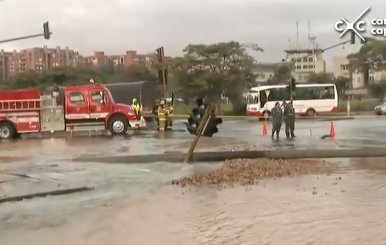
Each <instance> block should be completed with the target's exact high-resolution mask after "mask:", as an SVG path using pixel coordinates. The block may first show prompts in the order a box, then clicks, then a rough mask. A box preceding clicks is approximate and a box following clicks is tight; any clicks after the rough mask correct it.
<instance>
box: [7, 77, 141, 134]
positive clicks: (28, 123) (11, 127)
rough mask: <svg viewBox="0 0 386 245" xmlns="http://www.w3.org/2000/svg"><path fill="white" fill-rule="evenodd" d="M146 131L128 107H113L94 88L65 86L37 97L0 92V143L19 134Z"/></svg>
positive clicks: (107, 97) (33, 93) (26, 91)
mask: <svg viewBox="0 0 386 245" xmlns="http://www.w3.org/2000/svg"><path fill="white" fill-rule="evenodd" d="M129 127H130V128H142V127H146V122H145V120H143V119H142V118H141V119H140V120H138V119H137V116H136V115H135V113H134V111H133V109H132V108H131V107H130V106H129V105H125V104H119V103H115V102H114V100H113V97H112V96H111V93H110V91H109V90H108V89H107V88H106V87H105V86H101V85H98V84H88V85H79V86H67V87H64V89H63V90H62V91H53V92H52V93H50V94H45V95H40V92H39V91H38V90H35V89H24V90H17V91H11V92H1V91H0V139H9V138H14V137H16V136H17V135H19V134H23V133H38V132H51V133H54V132H73V131H91V130H106V129H107V130H109V131H110V133H111V134H112V135H124V134H126V131H127V130H128V128H129Z"/></svg>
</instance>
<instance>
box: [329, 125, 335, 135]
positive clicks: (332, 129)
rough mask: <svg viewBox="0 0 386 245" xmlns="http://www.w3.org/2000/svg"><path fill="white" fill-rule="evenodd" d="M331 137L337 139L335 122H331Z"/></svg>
mask: <svg viewBox="0 0 386 245" xmlns="http://www.w3.org/2000/svg"><path fill="white" fill-rule="evenodd" d="M330 137H331V138H334V137H335V128H334V123H333V122H331V125H330Z"/></svg>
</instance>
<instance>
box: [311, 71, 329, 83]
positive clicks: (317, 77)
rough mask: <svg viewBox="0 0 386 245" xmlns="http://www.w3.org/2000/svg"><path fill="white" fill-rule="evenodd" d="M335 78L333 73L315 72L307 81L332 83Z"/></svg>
mask: <svg viewBox="0 0 386 245" xmlns="http://www.w3.org/2000/svg"><path fill="white" fill-rule="evenodd" d="M332 78H333V74H331V73H315V74H311V75H310V76H309V77H308V79H307V83H331V82H332Z"/></svg>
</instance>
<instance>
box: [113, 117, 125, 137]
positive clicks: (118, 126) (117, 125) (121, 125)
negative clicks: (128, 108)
mask: <svg viewBox="0 0 386 245" xmlns="http://www.w3.org/2000/svg"><path fill="white" fill-rule="evenodd" d="M128 127H129V122H128V121H127V119H126V118H125V117H124V116H121V115H116V116H113V117H111V119H110V120H109V130H110V133H111V134H112V135H124V134H126V131H127V129H128Z"/></svg>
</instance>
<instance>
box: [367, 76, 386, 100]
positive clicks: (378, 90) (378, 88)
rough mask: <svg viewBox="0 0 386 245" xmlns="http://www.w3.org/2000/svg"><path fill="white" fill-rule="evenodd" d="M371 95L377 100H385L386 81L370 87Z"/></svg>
mask: <svg viewBox="0 0 386 245" xmlns="http://www.w3.org/2000/svg"><path fill="white" fill-rule="evenodd" d="M369 90H370V94H371V95H372V96H374V97H375V98H378V99H380V100H383V99H384V98H385V95H386V80H382V81H380V82H379V83H374V84H371V85H370V86H369Z"/></svg>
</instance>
